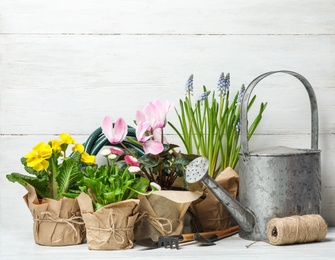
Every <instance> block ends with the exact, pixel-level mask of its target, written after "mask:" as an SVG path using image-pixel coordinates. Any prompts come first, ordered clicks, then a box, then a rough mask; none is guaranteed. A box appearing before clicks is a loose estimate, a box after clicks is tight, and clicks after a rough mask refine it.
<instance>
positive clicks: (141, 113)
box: [136, 100, 173, 130]
mask: <svg viewBox="0 0 335 260" xmlns="http://www.w3.org/2000/svg"><path fill="white" fill-rule="evenodd" d="M172 106H173V104H172V103H170V102H169V101H165V103H164V104H163V103H162V102H161V101H159V100H155V101H153V102H150V103H149V104H148V105H146V106H145V107H144V110H138V111H137V112H136V122H150V125H151V127H152V129H153V130H155V129H157V128H163V127H165V126H166V123H167V119H166V115H167V113H168V112H169V110H170V109H171V108H172Z"/></svg>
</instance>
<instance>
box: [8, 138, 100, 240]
mask: <svg viewBox="0 0 335 260" xmlns="http://www.w3.org/2000/svg"><path fill="white" fill-rule="evenodd" d="M69 146H72V152H73V153H72V154H71V156H67V155H66V152H67V149H68V147H69ZM94 162H95V157H94V156H90V155H89V154H87V153H86V152H84V147H83V145H82V144H79V143H76V142H75V140H74V139H73V138H72V136H71V135H69V134H66V133H62V134H60V140H51V141H49V142H48V143H45V142H40V143H38V144H37V145H36V146H34V147H33V149H32V151H30V152H29V153H28V154H26V155H25V156H24V157H22V158H21V163H22V164H23V166H24V169H25V170H26V172H27V173H28V174H30V175H23V174H20V173H11V174H8V175H7V176H6V177H7V179H8V180H9V181H11V182H18V183H19V184H21V185H22V186H24V187H25V188H26V189H27V190H28V193H27V194H26V195H25V196H24V200H25V202H26V204H27V206H28V208H29V209H30V211H31V213H32V215H33V219H34V229H33V230H34V239H35V242H36V243H37V244H40V245H52V246H56V245H57V246H59V245H73V244H79V243H82V242H83V240H84V238H85V227H84V225H83V224H84V223H83V221H82V217H81V214H80V210H79V206H78V202H77V200H76V199H72V198H66V197H64V195H65V194H66V193H67V192H69V190H70V189H76V188H77V187H76V182H77V181H78V180H80V179H81V178H82V171H81V166H82V165H90V164H93V163H94Z"/></svg>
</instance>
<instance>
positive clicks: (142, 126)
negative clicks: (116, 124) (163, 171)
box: [136, 121, 164, 154]
mask: <svg viewBox="0 0 335 260" xmlns="http://www.w3.org/2000/svg"><path fill="white" fill-rule="evenodd" d="M149 128H150V122H141V121H140V122H139V123H138V125H137V128H136V139H137V141H139V142H140V143H141V144H142V147H143V150H144V153H145V154H148V153H151V154H159V153H161V152H162V151H163V150H164V146H163V144H162V143H161V142H160V141H157V140H153V139H152V135H149V134H148V132H147V131H148V129H149Z"/></svg>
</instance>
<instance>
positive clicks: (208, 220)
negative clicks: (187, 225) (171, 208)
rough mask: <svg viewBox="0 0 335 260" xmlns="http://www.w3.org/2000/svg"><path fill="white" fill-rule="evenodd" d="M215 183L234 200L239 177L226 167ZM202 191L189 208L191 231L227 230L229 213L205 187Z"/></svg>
mask: <svg viewBox="0 0 335 260" xmlns="http://www.w3.org/2000/svg"><path fill="white" fill-rule="evenodd" d="M215 181H216V182H217V183H218V184H219V185H221V186H222V187H223V188H224V189H225V190H227V191H228V192H229V193H230V194H231V195H232V196H233V197H234V198H236V197H237V195H238V186H239V176H238V174H237V173H236V172H235V171H234V170H233V169H232V168H230V167H227V168H226V169H225V170H224V171H222V172H221V173H220V174H219V175H218V176H217V177H216V178H215ZM202 189H203V196H202V198H201V199H199V200H197V201H195V202H193V203H192V205H191V206H190V213H191V215H192V216H193V218H192V221H191V230H192V231H193V232H207V231H214V230H223V229H227V228H228V227H229V226H230V223H231V217H230V214H229V212H228V211H227V209H226V208H225V207H224V206H223V205H222V203H221V202H219V200H218V199H217V198H216V197H215V195H214V194H213V193H212V192H211V191H210V190H209V189H208V188H207V187H206V186H205V185H202Z"/></svg>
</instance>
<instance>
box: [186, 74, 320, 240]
mask: <svg viewBox="0 0 335 260" xmlns="http://www.w3.org/2000/svg"><path fill="white" fill-rule="evenodd" d="M275 73H285V74H289V75H291V76H294V77H296V78H297V79H298V80H300V82H301V83H302V84H303V85H304V87H305V88H306V90H307V93H308V95H309V99H310V105H311V149H293V148H288V147H274V148H270V149H264V150H261V151H257V152H250V151H249V147H248V139H247V138H248V130H247V129H248V120H247V106H248V102H249V98H250V96H251V92H252V90H253V89H254V87H255V86H256V85H257V84H258V83H259V82H260V81H261V80H262V79H264V78H266V77H268V76H270V75H272V74H275ZM240 122H241V152H240V160H239V175H240V188H239V202H238V201H237V200H235V199H234V198H232V197H231V196H230V194H229V193H228V192H227V191H225V190H224V189H223V188H222V187H221V186H219V185H218V184H217V183H216V182H215V181H214V180H213V179H212V178H210V177H209V176H208V175H207V174H206V171H207V170H206V171H204V170H203V169H204V167H206V166H205V163H204V158H202V159H196V160H194V163H193V161H192V162H191V163H190V164H189V166H188V168H187V170H186V181H188V182H196V181H199V180H201V181H202V182H204V183H205V184H206V185H207V187H208V188H209V189H210V190H211V191H212V192H213V194H214V195H215V196H216V197H217V198H218V200H219V201H220V202H221V203H222V204H223V205H225V206H226V208H227V210H228V211H229V212H230V213H231V214H232V216H233V217H234V218H235V219H236V221H237V222H238V223H239V224H240V226H241V228H240V232H239V235H240V237H242V238H245V239H250V240H256V241H257V240H267V234H266V229H267V223H268V221H269V220H270V219H272V218H276V217H278V218H283V217H288V216H292V215H306V214H319V213H320V205H321V174H320V168H321V167H320V153H321V152H320V150H318V111H317V101H316V97H315V94H314V90H313V88H312V86H311V85H310V83H309V82H308V81H307V80H306V79H305V78H304V77H303V76H301V75H300V74H298V73H296V72H292V71H272V72H268V73H265V74H262V75H260V76H259V77H257V78H255V79H254V80H253V81H252V82H251V83H250V84H249V86H248V87H247V89H246V91H245V94H244V96H243V99H242V102H241V120H240ZM201 163H203V165H204V166H203V167H202V168H198V169H199V170H198V172H196V170H194V168H197V167H198V166H197V165H199V164H201ZM188 174H191V175H188ZM242 205H243V206H242Z"/></svg>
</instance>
